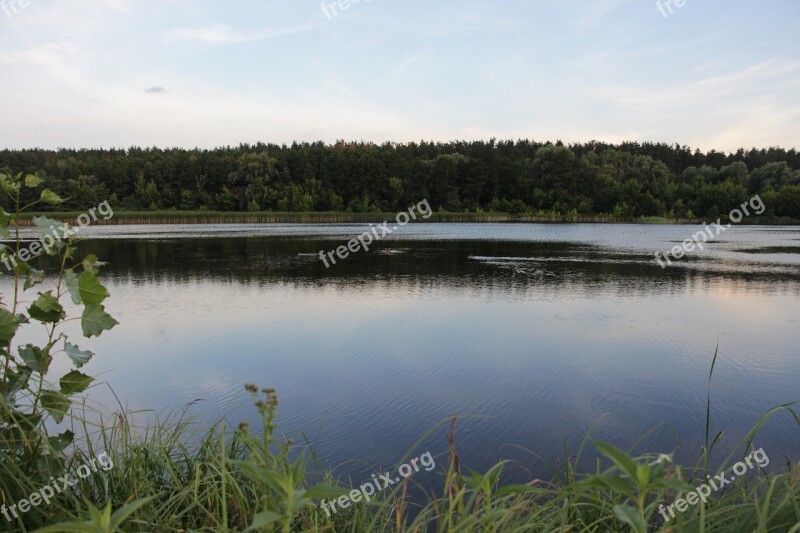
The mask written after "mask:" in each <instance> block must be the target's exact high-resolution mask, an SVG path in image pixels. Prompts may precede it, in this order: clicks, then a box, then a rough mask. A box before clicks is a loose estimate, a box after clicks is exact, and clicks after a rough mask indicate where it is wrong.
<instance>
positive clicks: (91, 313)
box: [81, 304, 119, 337]
mask: <svg viewBox="0 0 800 533" xmlns="http://www.w3.org/2000/svg"><path fill="white" fill-rule="evenodd" d="M117 324H119V322H117V321H116V320H114V319H113V318H112V317H111V315H109V314H108V313H106V309H105V307H103V306H102V305H99V304H93V305H87V306H86V308H85V309H84V310H83V316H81V327H82V328H83V335H84V336H85V337H96V336H99V335H100V334H101V333H103V332H104V331H106V330H109V329H111V328H113V327H114V326H116V325H117Z"/></svg>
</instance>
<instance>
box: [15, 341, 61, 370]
mask: <svg viewBox="0 0 800 533" xmlns="http://www.w3.org/2000/svg"><path fill="white" fill-rule="evenodd" d="M19 356H20V357H21V358H22V360H23V361H25V364H26V365H27V366H28V367H29V368H30V369H31V370H33V371H34V372H39V373H40V374H46V373H47V370H48V368H50V362H51V361H52V359H53V358H52V357H50V350H44V351H42V349H41V348H39V347H38V346H34V345H33V344H27V345H25V346H20V347H19Z"/></svg>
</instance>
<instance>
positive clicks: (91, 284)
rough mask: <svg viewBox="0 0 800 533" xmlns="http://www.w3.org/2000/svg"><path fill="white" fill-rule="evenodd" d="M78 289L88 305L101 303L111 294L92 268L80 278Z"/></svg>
mask: <svg viewBox="0 0 800 533" xmlns="http://www.w3.org/2000/svg"><path fill="white" fill-rule="evenodd" d="M78 291H79V292H80V295H81V300H83V303H84V304H86V305H92V304H101V303H103V300H105V299H106V298H108V297H109V296H110V295H109V293H108V289H106V288H105V287H103V285H102V284H101V283H100V281H98V279H97V277H96V276H95V275H94V273H93V272H92V271H91V270H86V271H84V272H83V273H82V274H81V277H80V279H79V280H78Z"/></svg>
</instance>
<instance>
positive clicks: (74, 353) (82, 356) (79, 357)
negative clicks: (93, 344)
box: [64, 339, 94, 368]
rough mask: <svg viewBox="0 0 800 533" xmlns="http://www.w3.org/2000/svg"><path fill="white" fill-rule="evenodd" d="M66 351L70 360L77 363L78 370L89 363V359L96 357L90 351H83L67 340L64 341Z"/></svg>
mask: <svg viewBox="0 0 800 533" xmlns="http://www.w3.org/2000/svg"><path fill="white" fill-rule="evenodd" d="M64 351H65V352H67V355H68V356H69V358H70V359H72V362H73V363H75V366H77V367H78V368H80V367H82V366H83V365H85V364H86V363H88V362H89V359H91V358H92V356H94V354H93V353H92V352H90V351H89V350H81V349H80V348H78V347H77V346H75V345H74V344H70V343H69V342H67V341H66V339H65V340H64Z"/></svg>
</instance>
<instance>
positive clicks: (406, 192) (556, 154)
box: [0, 139, 800, 220]
mask: <svg viewBox="0 0 800 533" xmlns="http://www.w3.org/2000/svg"><path fill="white" fill-rule="evenodd" d="M0 172H4V173H18V172H23V173H36V174H38V175H39V177H41V178H43V179H44V180H45V186H47V187H48V188H49V189H51V190H53V191H54V192H56V193H58V194H59V195H60V196H61V197H63V198H69V200H68V201H67V202H65V203H64V204H62V205H60V206H58V209H59V210H63V211H80V210H82V209H84V208H85V207H86V206H94V205H98V204H99V203H100V202H102V201H104V200H108V201H109V202H110V203H111V205H112V206H113V207H114V208H115V209H122V210H137V211H168V210H181V211H221V212H229V211H234V212H264V211H279V212H350V213H369V212H379V211H380V212H394V211H400V210H404V209H406V208H407V206H408V205H411V204H412V203H416V202H419V201H420V199H423V198H424V199H427V200H428V201H429V203H430V205H431V206H432V207H433V209H435V210H436V211H438V212H454V213H464V212H473V213H485V212H500V213H509V214H512V215H515V214H524V213H532V214H536V213H548V214H555V215H573V216H574V215H610V216H614V217H616V218H618V219H632V218H634V217H667V218H689V219H691V218H695V217H710V218H712V219H713V218H716V217H718V216H722V215H724V214H726V213H728V212H729V211H730V210H731V209H733V208H735V207H737V206H738V205H740V204H741V203H743V202H744V201H746V200H747V199H748V198H749V197H751V196H752V195H754V194H759V195H760V196H761V198H762V200H763V201H764V203H765V204H766V206H767V211H766V213H765V216H766V217H768V218H776V217H787V218H791V219H795V220H797V219H800V154H799V153H798V152H797V151H796V150H795V149H783V148H768V149H756V148H753V149H750V150H745V149H740V150H738V151H737V152H735V153H727V154H726V153H722V152H718V151H715V150H712V151H709V152H705V153H704V152H701V151H700V150H697V149H695V150H692V149H691V148H690V147H687V146H680V145H677V144H676V145H669V144H663V143H637V142H625V143H621V144H618V145H614V144H607V143H602V142H595V141H592V142H589V143H583V144H564V143H562V142H560V141H559V142H556V143H549V142H548V143H537V142H534V141H530V140H517V141H512V140H506V141H502V140H496V139H491V140H489V141H469V142H467V141H456V142H446V143H442V142H425V141H422V142H419V143H417V142H411V143H407V144H397V143H384V144H380V145H379V144H373V143H367V142H345V141H339V142H336V143H334V144H326V143H323V142H317V143H294V144H292V145H285V144H284V145H277V144H263V143H258V144H255V145H248V144H242V145H239V146H237V147H222V148H217V149H213V150H201V149H192V150H188V149H181V148H174V149H161V148H137V147H133V148H129V149H127V150H123V149H80V150H74V149H59V150H44V149H25V150H2V151H0ZM31 194H33V193H31ZM31 199H33V198H31Z"/></svg>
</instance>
